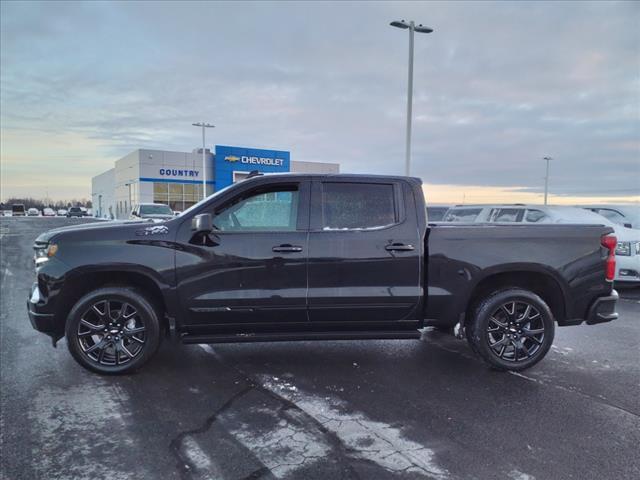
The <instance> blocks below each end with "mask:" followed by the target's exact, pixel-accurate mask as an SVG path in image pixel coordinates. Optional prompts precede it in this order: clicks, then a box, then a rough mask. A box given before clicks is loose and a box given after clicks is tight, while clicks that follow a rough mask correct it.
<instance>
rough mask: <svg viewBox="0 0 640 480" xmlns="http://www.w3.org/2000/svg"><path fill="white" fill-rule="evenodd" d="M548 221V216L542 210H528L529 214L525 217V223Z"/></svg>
mask: <svg viewBox="0 0 640 480" xmlns="http://www.w3.org/2000/svg"><path fill="white" fill-rule="evenodd" d="M546 219H547V216H546V215H545V214H544V212H541V211H540V210H527V214H526V215H525V217H524V220H525V222H529V223H536V222H542V221H544V220H546Z"/></svg>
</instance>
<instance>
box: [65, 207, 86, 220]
mask: <svg viewBox="0 0 640 480" xmlns="http://www.w3.org/2000/svg"><path fill="white" fill-rule="evenodd" d="M67 217H68V218H71V217H84V212H83V211H82V208H81V207H71V208H70V209H69V210H67Z"/></svg>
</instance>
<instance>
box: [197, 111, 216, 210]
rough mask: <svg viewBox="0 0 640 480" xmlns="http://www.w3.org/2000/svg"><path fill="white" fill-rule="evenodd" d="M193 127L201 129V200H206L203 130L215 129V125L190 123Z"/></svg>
mask: <svg viewBox="0 0 640 480" xmlns="http://www.w3.org/2000/svg"><path fill="white" fill-rule="evenodd" d="M191 125H193V126H194V127H202V198H203V199H204V198H207V162H206V159H205V153H204V129H205V128H215V127H216V126H215V125H211V124H210V123H206V122H197V123H192V124H191Z"/></svg>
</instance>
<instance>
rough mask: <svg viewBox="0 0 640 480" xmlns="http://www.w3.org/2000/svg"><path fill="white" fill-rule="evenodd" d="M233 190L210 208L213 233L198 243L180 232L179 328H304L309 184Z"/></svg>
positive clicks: (188, 229) (187, 230)
mask: <svg viewBox="0 0 640 480" xmlns="http://www.w3.org/2000/svg"><path fill="white" fill-rule="evenodd" d="M247 184H248V187H247V188H244V189H242V188H241V187H236V188H234V189H233V194H232V195H231V196H230V197H229V196H227V197H226V198H224V199H222V200H221V203H217V204H215V205H213V206H212V207H211V208H210V209H209V210H208V211H206V212H201V213H211V214H212V216H213V224H214V227H215V228H216V229H217V230H215V231H214V232H213V233H211V234H209V235H207V236H206V238H200V237H198V236H197V235H196V236H194V235H193V232H192V230H191V225H190V222H185V224H183V225H182V227H181V231H180V234H179V238H180V239H181V240H182V242H183V245H182V249H178V250H177V252H176V276H177V279H176V280H177V286H178V296H179V298H180V303H181V310H182V312H183V319H184V321H183V323H184V324H185V325H188V326H196V327H199V329H201V330H207V329H214V330H215V329H217V330H220V328H221V327H222V328H225V327H232V326H233V325H234V324H235V325H237V324H253V326H251V327H247V328H249V329H250V330H252V331H257V330H260V329H261V328H262V327H266V326H267V325H274V324H278V323H288V324H291V323H294V322H302V323H304V324H306V323H307V322H308V319H307V312H306V308H307V306H306V288H307V265H306V263H307V252H308V243H307V235H308V224H309V183H308V182H306V181H269V182H264V183H263V184H260V182H258V184H257V185H254V186H249V185H251V184H255V182H247Z"/></svg>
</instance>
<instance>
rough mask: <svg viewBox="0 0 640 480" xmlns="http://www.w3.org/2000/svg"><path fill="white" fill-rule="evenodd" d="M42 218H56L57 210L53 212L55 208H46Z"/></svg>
mask: <svg viewBox="0 0 640 480" xmlns="http://www.w3.org/2000/svg"><path fill="white" fill-rule="evenodd" d="M42 216H43V217H55V216H56V212H55V210H53V208H45V209H44V210H42Z"/></svg>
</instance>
